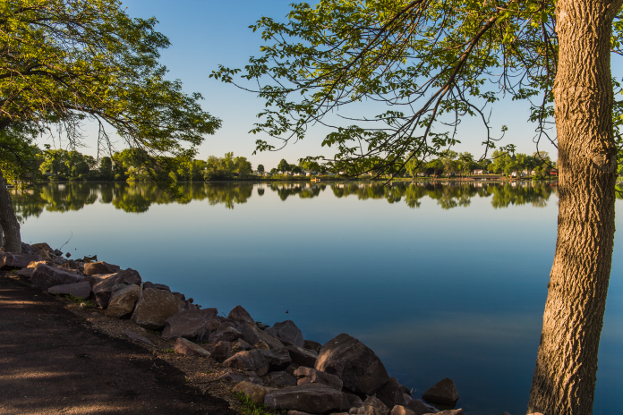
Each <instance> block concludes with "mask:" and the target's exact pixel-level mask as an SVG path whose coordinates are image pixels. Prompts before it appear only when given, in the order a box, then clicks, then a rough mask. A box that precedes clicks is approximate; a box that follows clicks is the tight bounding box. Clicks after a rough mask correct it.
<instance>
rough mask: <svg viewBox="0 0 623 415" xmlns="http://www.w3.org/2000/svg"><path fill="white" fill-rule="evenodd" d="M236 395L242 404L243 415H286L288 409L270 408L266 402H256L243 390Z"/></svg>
mask: <svg viewBox="0 0 623 415" xmlns="http://www.w3.org/2000/svg"><path fill="white" fill-rule="evenodd" d="M235 396H236V399H238V401H240V403H241V404H242V414H243V415H284V414H285V413H286V411H279V410H275V409H270V408H269V407H268V406H266V405H264V404H256V403H254V402H253V401H252V400H251V399H249V397H248V396H247V395H245V394H244V393H242V392H236V394H235Z"/></svg>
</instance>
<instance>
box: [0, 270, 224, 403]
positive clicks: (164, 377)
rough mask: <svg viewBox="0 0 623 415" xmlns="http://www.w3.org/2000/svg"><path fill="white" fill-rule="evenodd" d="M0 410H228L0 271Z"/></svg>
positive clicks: (142, 351) (152, 360)
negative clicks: (0, 273)
mask: <svg viewBox="0 0 623 415" xmlns="http://www.w3.org/2000/svg"><path fill="white" fill-rule="evenodd" d="M0 413H1V414H3V415H30V414H46V415H51V414H98V415H104V414H124V415H125V414H210V415H212V414H219V415H220V414H224V415H228V414H232V415H233V414H235V412H233V411H232V410H231V409H229V404H228V403H227V402H226V401H225V400H223V399H220V398H216V397H213V396H210V395H201V393H200V392H198V391H196V390H195V389H192V388H190V387H188V386H186V379H185V377H184V374H183V373H182V372H181V371H179V370H178V369H176V368H174V367H173V366H171V365H170V364H168V363H167V362H165V361H163V360H161V359H158V358H156V357H154V356H153V355H152V354H151V353H150V352H148V351H147V350H145V349H143V348H142V347H139V346H137V345H135V344H132V343H130V342H128V341H125V340H121V339H115V338H111V337H109V336H107V335H105V334H103V333H101V332H99V331H96V330H95V329H93V328H92V327H91V325H90V324H89V323H88V322H86V321H85V320H83V319H82V318H80V317H78V316H76V315H75V314H73V313H71V312H69V311H68V310H66V309H65V308H64V307H63V304H62V303H60V302H59V301H56V300H55V299H53V298H51V297H49V296H47V295H46V294H43V293H42V292H41V291H39V290H38V289H35V288H30V287H27V286H24V285H22V284H20V283H18V282H16V281H13V280H12V279H10V278H6V277H4V276H2V275H0Z"/></svg>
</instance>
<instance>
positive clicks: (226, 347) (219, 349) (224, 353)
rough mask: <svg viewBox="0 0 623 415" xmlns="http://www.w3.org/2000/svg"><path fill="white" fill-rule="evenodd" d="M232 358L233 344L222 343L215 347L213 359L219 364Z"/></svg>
mask: <svg viewBox="0 0 623 415" xmlns="http://www.w3.org/2000/svg"><path fill="white" fill-rule="evenodd" d="M230 357H231V343H230V342H226V341H222V342H218V343H216V344H215V345H214V350H212V359H214V360H216V361H217V362H222V361H224V360H227V359H229V358H230Z"/></svg>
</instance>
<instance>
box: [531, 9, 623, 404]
mask: <svg viewBox="0 0 623 415" xmlns="http://www.w3.org/2000/svg"><path fill="white" fill-rule="evenodd" d="M621 3H623V0H558V2H557V4H556V19H557V23H556V32H557V34H558V38H559V45H560V50H559V55H558V69H557V71H558V72H557V74H556V82H555V86H554V98H555V103H556V108H555V111H556V127H557V132H558V160H559V168H558V171H559V185H558V189H559V198H560V201H559V213H558V240H557V242H556V255H555V257H554V264H553V266H552V270H551V273H550V282H549V285H548V296H547V302H546V304H545V312H544V314H543V330H542V332H541V344H540V346H539V352H538V356H537V362H536V368H535V370H534V377H533V380H532V382H533V383H532V389H531V391H530V401H529V404H528V413H531V412H541V413H543V414H545V415H590V414H592V409H593V399H594V393H595V381H596V373H597V353H598V350H599V338H600V336H601V328H602V325H603V315H604V311H605V307H606V296H607V294H608V282H609V279H610V266H611V261H612V247H613V243H614V201H615V192H614V186H615V180H616V174H615V172H616V152H617V150H616V146H615V144H614V136H613V127H612V102H613V91H612V83H611V78H610V76H611V75H610V35H611V31H612V30H611V26H612V19H613V18H614V15H615V13H616V12H617V11H618V9H619V8H620V7H621Z"/></svg>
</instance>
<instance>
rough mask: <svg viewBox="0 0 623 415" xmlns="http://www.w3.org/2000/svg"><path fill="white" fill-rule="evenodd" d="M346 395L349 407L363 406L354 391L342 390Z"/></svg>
mask: <svg viewBox="0 0 623 415" xmlns="http://www.w3.org/2000/svg"><path fill="white" fill-rule="evenodd" d="M344 393H345V394H346V397H347V398H348V404H349V405H350V407H351V408H361V407H362V406H363V401H362V400H361V398H360V397H359V396H357V395H355V394H354V393H349V392H344Z"/></svg>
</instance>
